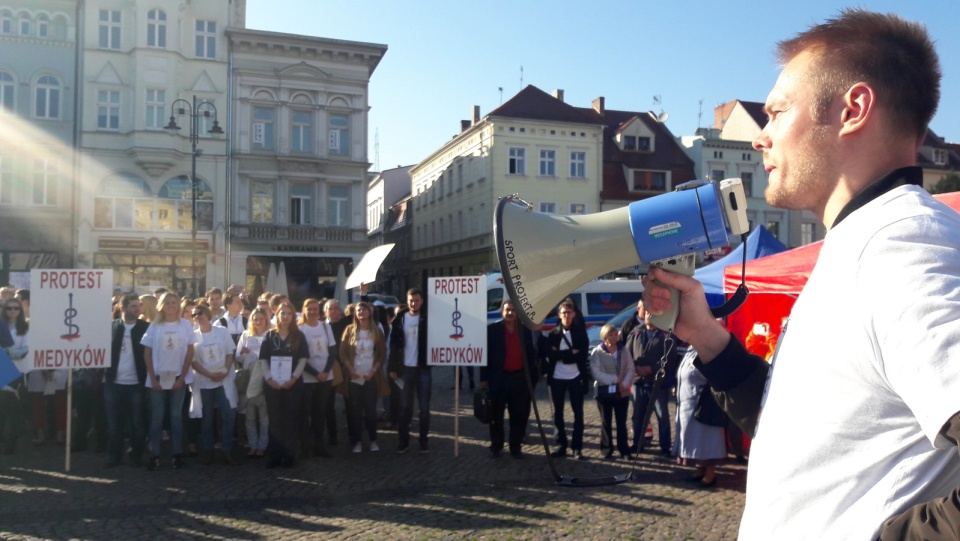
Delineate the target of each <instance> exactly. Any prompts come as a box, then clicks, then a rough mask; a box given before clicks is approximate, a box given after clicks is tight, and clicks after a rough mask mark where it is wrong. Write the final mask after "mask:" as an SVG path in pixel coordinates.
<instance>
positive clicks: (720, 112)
mask: <svg viewBox="0 0 960 541" xmlns="http://www.w3.org/2000/svg"><path fill="white" fill-rule="evenodd" d="M738 103H739V104H740V106H741V107H743V110H744V111H746V112H747V114H748V115H750V118H752V119H753V121H754V122H756V123H757V126H758V127H760V128H763V127H764V126H766V125H767V114H766V113H765V112H763V104H762V103H760V102H757V101H743V100H730V101H728V102H727V103H723V104H721V105H718V106H716V107H715V108H714V109H713V127H714V128H716V129H718V130H721V131H722V130H723V125H724V122H725V121H726V120H727V119H728V118H730V115H731V114H732V113H733V109H734V108H735V107H736V106H737V104H738Z"/></svg>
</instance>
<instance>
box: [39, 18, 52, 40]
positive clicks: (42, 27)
mask: <svg viewBox="0 0 960 541" xmlns="http://www.w3.org/2000/svg"><path fill="white" fill-rule="evenodd" d="M37 37H40V38H48V37H50V17H47V16H46V15H38V16H37Z"/></svg>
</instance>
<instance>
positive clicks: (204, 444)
mask: <svg viewBox="0 0 960 541" xmlns="http://www.w3.org/2000/svg"><path fill="white" fill-rule="evenodd" d="M200 402H201V404H202V407H201V409H202V410H203V428H201V432H200V448H201V449H203V450H205V451H209V450H211V449H213V436H214V433H213V432H214V427H213V421H214V415H215V414H216V409H215V408H214V405H216V406H217V407H218V408H220V421H221V424H222V426H221V427H220V450H222V451H223V452H224V453H229V452H230V451H232V450H233V423H234V421H236V419H237V412H236V411H234V409H233V408H232V407H231V406H230V400H228V399H227V392H226V390H224V388H223V386H220V387H216V388H213V389H200Z"/></svg>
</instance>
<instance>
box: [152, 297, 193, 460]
mask: <svg viewBox="0 0 960 541" xmlns="http://www.w3.org/2000/svg"><path fill="white" fill-rule="evenodd" d="M157 304H158V306H159V310H158V311H157V317H156V318H155V319H154V320H153V322H152V323H150V327H149V328H147V332H146V333H145V334H144V335H143V338H142V339H141V340H140V343H141V344H142V345H143V347H144V350H143V357H144V361H145V363H146V366H147V380H146V382H144V385H145V386H146V387H147V388H148V389H150V460H149V461H148V462H147V469H148V470H151V471H153V470H156V469H157V468H159V467H160V432H161V431H162V429H163V416H164V413H165V412H169V413H170V445H171V447H172V450H173V467H174V468H182V467H183V465H184V462H183V397H184V394H185V393H186V388H187V385H188V384H189V383H190V381H188V379H192V378H189V376H190V375H191V373H190V363H191V362H192V361H193V346H194V344H195V343H196V341H197V337H196V335H195V334H194V333H193V325H192V324H191V323H190V322H189V321H187V320H185V319H182V318H181V317H180V299H179V298H178V297H177V295H176V294H174V293H172V292H169V291H168V292H166V293H164V294H163V295H162V296H161V297H160V300H159V302H158V303H157Z"/></svg>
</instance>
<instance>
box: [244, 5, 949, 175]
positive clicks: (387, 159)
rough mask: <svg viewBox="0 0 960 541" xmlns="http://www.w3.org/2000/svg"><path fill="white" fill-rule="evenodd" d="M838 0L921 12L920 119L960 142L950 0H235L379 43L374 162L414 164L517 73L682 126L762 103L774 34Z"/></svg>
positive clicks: (255, 12) (512, 84) (520, 79)
mask: <svg viewBox="0 0 960 541" xmlns="http://www.w3.org/2000/svg"><path fill="white" fill-rule="evenodd" d="M772 5H776V6H777V7H776V8H774V7H771V6H772ZM781 5H788V6H789V7H786V8H784V7H780V6H781ZM843 7H863V8H866V9H870V10H874V11H881V12H893V13H896V14H898V15H900V16H902V17H904V18H907V19H911V20H915V21H919V22H922V23H923V24H924V25H926V27H927V29H928V31H929V32H930V34H931V36H932V37H933V39H934V40H935V42H936V45H937V50H938V52H939V54H940V63H941V69H942V71H943V80H942V82H941V100H940V107H939V109H938V111H937V115H936V117H935V118H934V120H933V122H932V123H931V125H930V127H931V128H932V129H933V131H934V132H936V133H937V135H940V136H941V137H944V138H945V139H946V140H947V141H950V142H960V9H958V8H957V5H956V3H955V1H954V0H923V1H917V0H899V1H894V0H861V1H860V2H859V3H850V2H840V1H836V0H833V1H831V0H804V1H803V2H789V3H787V4H780V3H779V2H777V3H773V2H770V1H769V0H742V1H741V0H729V1H716V0H700V1H691V0H687V1H682V0H656V1H653V0H580V1H575V0H552V1H546V0H536V1H535V0H510V1H507V0H487V1H486V2H466V1H462V0H336V1H331V0H247V27H248V28H251V29H256V30H269V31H275V32H286V33H292V34H305V35H310V36H318V37H325V38H334V39H344V40H352V41H361V42H367V43H377V44H384V45H387V47H388V50H387V53H386V54H385V55H384V57H383V59H382V60H381V62H380V64H379V65H378V66H377V68H376V70H375V71H374V72H373V75H372V76H371V79H370V87H369V93H370V96H369V104H370V107H371V109H370V114H369V155H368V157H369V160H370V162H371V163H372V164H373V165H374V166H373V167H372V168H371V170H373V171H377V170H385V169H391V168H393V167H397V166H402V165H412V164H416V163H418V162H419V161H421V160H423V159H424V158H426V157H427V156H429V155H430V153H431V152H433V151H434V150H436V149H437V148H439V147H440V146H441V145H443V144H444V143H445V142H446V141H448V140H449V139H450V138H451V137H453V136H454V135H456V134H457V133H458V132H459V131H460V120H465V119H469V118H470V116H471V114H472V108H473V106H474V105H478V106H480V116H481V117H483V116H486V115H487V114H488V113H490V111H492V110H493V109H495V108H496V107H498V106H499V105H500V104H501V103H503V102H505V101H507V100H509V99H510V98H511V97H513V96H514V95H515V94H516V93H517V92H519V91H520V89H521V88H523V87H524V86H526V85H529V84H532V85H535V86H536V87H538V88H540V89H541V90H543V91H545V92H552V91H553V90H555V89H563V90H564V95H565V101H566V102H567V103H569V104H571V105H574V106H577V107H590V104H591V102H592V101H593V100H594V99H595V98H597V97H599V96H603V97H604V98H605V100H606V108H607V109H614V110H626V111H653V112H654V113H658V114H659V113H661V112H665V113H667V114H668V115H669V117H668V119H667V121H666V124H667V127H669V128H670V130H671V131H672V132H673V134H674V135H675V136H681V135H692V134H693V133H694V132H695V130H696V129H697V127H700V126H702V127H709V126H711V125H712V124H713V108H714V107H715V106H716V105H717V104H720V103H724V102H727V101H730V100H734V99H740V100H745V101H756V102H763V101H764V100H765V99H766V95H767V92H768V91H769V90H770V88H771V87H772V86H773V83H774V82H775V80H776V77H777V74H778V71H779V70H778V66H777V62H776V59H775V57H774V48H775V44H776V42H777V41H779V40H782V39H787V38H790V37H792V36H793V35H795V34H796V33H798V32H800V31H802V30H804V29H806V28H807V27H808V26H810V25H811V24H814V23H818V22H821V21H823V20H824V19H826V18H830V17H832V16H835V15H836V14H837V13H838V11H839V10H840V9H841V8H843ZM904 83H905V84H909V82H907V81H905V82H904ZM657 97H659V99H657Z"/></svg>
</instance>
